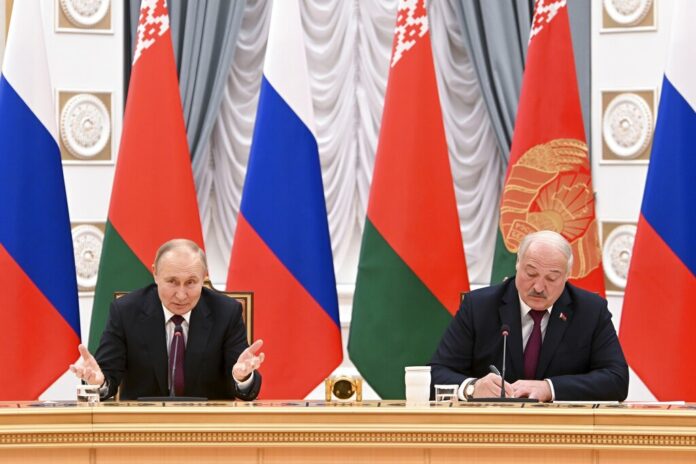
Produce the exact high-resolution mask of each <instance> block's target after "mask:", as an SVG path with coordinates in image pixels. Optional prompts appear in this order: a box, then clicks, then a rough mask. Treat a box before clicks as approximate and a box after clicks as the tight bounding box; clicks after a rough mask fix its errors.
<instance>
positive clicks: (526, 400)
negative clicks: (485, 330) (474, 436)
mask: <svg viewBox="0 0 696 464" xmlns="http://www.w3.org/2000/svg"><path fill="white" fill-rule="evenodd" d="M500 334H501V335H502V336H503V373H502V374H501V373H500V371H499V370H498V368H497V367H495V365H493V364H491V365H490V366H488V367H489V368H490V370H491V372H493V373H494V374H495V375H498V376H500V397H496V396H494V397H491V398H471V399H470V400H469V401H472V402H476V403H538V402H539V400H537V399H534V398H509V397H506V396H505V364H506V363H505V354H506V352H507V338H508V335H510V327H509V326H508V325H507V324H503V326H502V327H501V329H500Z"/></svg>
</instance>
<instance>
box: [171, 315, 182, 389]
mask: <svg viewBox="0 0 696 464" xmlns="http://www.w3.org/2000/svg"><path fill="white" fill-rule="evenodd" d="M170 321H172V322H173V323H174V336H173V337H172V343H171V344H170V345H169V375H170V376H171V377H172V378H171V383H170V387H169V395H170V396H182V395H183V394H184V355H185V354H186V343H185V340H184V329H183V328H182V327H181V324H182V323H183V322H184V318H183V317H182V316H179V315H178V314H177V315H174V316H172V318H171V319H170Z"/></svg>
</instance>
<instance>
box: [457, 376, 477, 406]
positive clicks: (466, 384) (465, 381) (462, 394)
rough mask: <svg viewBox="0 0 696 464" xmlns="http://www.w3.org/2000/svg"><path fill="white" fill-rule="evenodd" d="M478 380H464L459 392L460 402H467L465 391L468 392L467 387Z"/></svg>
mask: <svg viewBox="0 0 696 464" xmlns="http://www.w3.org/2000/svg"><path fill="white" fill-rule="evenodd" d="M474 380H476V377H469V378H468V379H466V380H464V381H463V382H462V384H461V385H460V386H459V389H458V390H457V396H458V397H459V401H467V399H466V396H465V395H464V390H466V387H467V386H468V385H469V384H470V383H471V382H473V381H474Z"/></svg>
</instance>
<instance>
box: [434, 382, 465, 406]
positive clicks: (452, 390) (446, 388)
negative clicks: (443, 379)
mask: <svg viewBox="0 0 696 464" xmlns="http://www.w3.org/2000/svg"><path fill="white" fill-rule="evenodd" d="M458 389H459V385H435V402H436V403H456V402H457V400H458V397H457V390H458Z"/></svg>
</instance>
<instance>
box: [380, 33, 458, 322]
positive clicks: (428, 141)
mask: <svg viewBox="0 0 696 464" xmlns="http://www.w3.org/2000/svg"><path fill="white" fill-rule="evenodd" d="M367 214H368V216H369V218H370V220H371V221H372V224H373V225H374V226H375V228H376V229H377V230H378V231H379V232H380V233H381V234H382V236H383V237H384V239H385V240H386V241H387V243H389V245H391V247H392V248H393V249H394V251H395V252H396V253H397V254H398V255H399V256H400V257H401V259H403V260H404V262H405V263H406V265H407V266H408V267H410V268H411V270H412V271H413V272H414V273H415V274H416V275H417V276H418V277H419V278H420V279H421V280H422V281H423V283H424V284H425V285H426V286H427V287H428V289H429V290H430V291H431V292H433V294H434V295H435V297H436V298H437V299H438V300H439V301H440V302H441V303H442V305H443V306H445V307H446V308H447V310H448V311H449V312H450V313H452V314H454V313H455V312H456V311H457V308H458V307H459V302H460V294H461V292H464V291H468V290H469V278H468V275H467V270H466V258H465V257H464V248H463V246H462V235H461V231H460V229H459V216H458V214H457V205H456V201H455V197H454V185H453V181H452V173H451V171H450V165H449V156H448V150H447V142H446V140H445V130H444V126H443V123H442V113H441V110H440V100H439V97H438V93H437V82H436V80H435V70H434V67H433V60H432V51H431V45H430V36H429V34H426V35H425V36H424V37H421V38H418V39H417V42H416V44H415V45H414V46H413V48H412V49H410V50H408V52H406V53H404V56H403V57H402V58H401V59H400V60H399V61H398V62H397V64H396V66H395V67H393V68H392V69H391V72H390V74H389V83H388V85H387V94H386V97H385V105H384V114H383V116H382V127H381V131H380V135H379V146H378V149H377V158H376V161H375V169H374V174H373V179H372V187H371V190H370V202H369V206H368V212H367Z"/></svg>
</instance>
